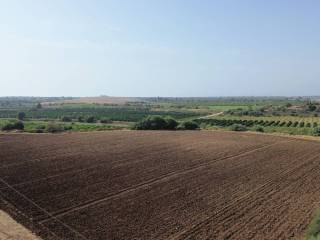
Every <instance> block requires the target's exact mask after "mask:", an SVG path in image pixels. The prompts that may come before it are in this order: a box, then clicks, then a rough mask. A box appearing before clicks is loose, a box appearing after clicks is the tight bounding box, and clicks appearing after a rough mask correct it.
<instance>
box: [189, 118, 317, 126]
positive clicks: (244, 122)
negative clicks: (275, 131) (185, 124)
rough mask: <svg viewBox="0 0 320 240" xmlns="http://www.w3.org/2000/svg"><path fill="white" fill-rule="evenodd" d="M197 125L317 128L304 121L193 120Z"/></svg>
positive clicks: (313, 124)
mask: <svg viewBox="0 0 320 240" xmlns="http://www.w3.org/2000/svg"><path fill="white" fill-rule="evenodd" d="M195 121H196V122H198V123H199V124H201V123H205V124H210V125H213V126H221V127H224V126H231V125H233V124H241V125H244V126H247V127H252V126H255V125H259V126H264V127H301V128H302V127H307V128H312V127H313V128H315V127H318V123H317V122H313V123H310V122H304V121H300V122H299V121H279V120H278V121H275V120H270V121H269V120H246V119H222V118H221V119H197V120H195Z"/></svg>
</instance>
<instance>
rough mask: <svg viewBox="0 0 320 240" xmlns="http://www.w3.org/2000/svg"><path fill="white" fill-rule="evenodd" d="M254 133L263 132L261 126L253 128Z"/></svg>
mask: <svg viewBox="0 0 320 240" xmlns="http://www.w3.org/2000/svg"><path fill="white" fill-rule="evenodd" d="M255 131H256V132H264V128H263V127H261V126H258V127H256V128H255Z"/></svg>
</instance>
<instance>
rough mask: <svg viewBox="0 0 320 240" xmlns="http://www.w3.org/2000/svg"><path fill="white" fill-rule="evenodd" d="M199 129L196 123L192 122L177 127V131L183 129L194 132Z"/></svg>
mask: <svg viewBox="0 0 320 240" xmlns="http://www.w3.org/2000/svg"><path fill="white" fill-rule="evenodd" d="M198 128H199V125H198V123H196V122H193V121H186V122H183V123H181V124H180V125H179V129H185V130H196V129H198Z"/></svg>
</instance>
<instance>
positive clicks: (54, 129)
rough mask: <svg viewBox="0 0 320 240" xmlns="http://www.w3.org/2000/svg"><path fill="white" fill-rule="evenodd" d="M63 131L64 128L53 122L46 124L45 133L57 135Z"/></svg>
mask: <svg viewBox="0 0 320 240" xmlns="http://www.w3.org/2000/svg"><path fill="white" fill-rule="evenodd" d="M63 131H64V127H63V126H62V125H61V124H57V123H54V122H50V123H48V125H47V127H46V132H49V133H59V132H63Z"/></svg>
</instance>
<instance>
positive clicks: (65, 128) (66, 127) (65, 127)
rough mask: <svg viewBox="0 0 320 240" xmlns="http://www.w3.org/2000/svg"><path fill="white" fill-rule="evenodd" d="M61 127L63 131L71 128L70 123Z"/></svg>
mask: <svg viewBox="0 0 320 240" xmlns="http://www.w3.org/2000/svg"><path fill="white" fill-rule="evenodd" d="M63 129H64V130H65V131H68V130H72V126H71V125H66V126H64V127H63Z"/></svg>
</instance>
